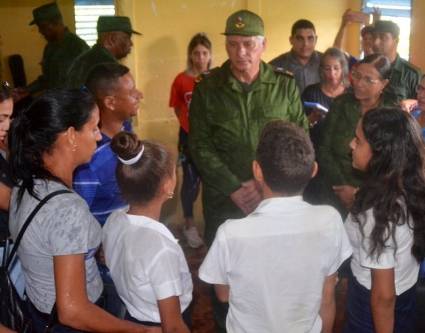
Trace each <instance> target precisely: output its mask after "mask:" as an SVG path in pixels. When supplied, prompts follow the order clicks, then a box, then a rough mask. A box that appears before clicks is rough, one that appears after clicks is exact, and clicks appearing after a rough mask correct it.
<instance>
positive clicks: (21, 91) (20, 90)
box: [12, 88, 30, 103]
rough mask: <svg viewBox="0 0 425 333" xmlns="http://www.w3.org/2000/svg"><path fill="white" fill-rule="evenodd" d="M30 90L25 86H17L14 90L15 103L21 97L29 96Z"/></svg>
mask: <svg viewBox="0 0 425 333" xmlns="http://www.w3.org/2000/svg"><path fill="white" fill-rule="evenodd" d="M29 94H30V93H29V92H28V90H26V89H25V88H15V89H13V90H12V98H13V101H14V102H15V103H17V102H19V101H20V100H21V99H23V98H25V97H27V96H29Z"/></svg>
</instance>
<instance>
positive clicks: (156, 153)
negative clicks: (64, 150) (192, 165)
mask: <svg viewBox="0 0 425 333" xmlns="http://www.w3.org/2000/svg"><path fill="white" fill-rule="evenodd" d="M111 148H112V150H113V151H114V152H115V153H116V154H117V156H118V159H119V161H120V162H119V163H118V166H117V171H116V174H117V181H118V185H119V187H120V190H121V193H122V196H123V197H124V199H125V200H126V201H127V202H128V203H129V205H130V207H129V209H128V211H127V212H124V211H117V212H115V213H113V214H111V216H110V217H109V218H108V220H107V222H106V224H105V226H104V227H103V248H104V252H105V259H106V264H107V266H108V267H109V269H110V271H111V274H112V279H113V280H114V283H115V286H116V288H117V291H118V294H119V295H120V297H121V299H122V300H123V302H124V303H125V305H126V306H127V314H126V318H127V319H128V320H132V321H134V322H137V323H144V324H145V325H150V326H161V327H162V330H163V332H171V331H172V332H179V333H180V332H185V333H186V332H189V327H190V324H191V323H190V316H191V313H190V303H191V301H192V279H191V274H190V272H189V268H188V265H187V262H186V259H185V257H184V254H183V251H182V249H181V247H180V246H179V244H178V243H177V240H176V239H175V238H174V237H173V235H172V234H171V232H170V231H169V230H168V229H167V228H166V227H165V226H164V225H163V224H162V223H160V222H159V221H158V220H159V217H160V212H161V207H162V204H163V203H164V202H165V201H167V200H168V199H170V198H172V196H173V194H174V188H175V185H176V172H175V160H174V158H173V157H172V155H171V154H170V153H169V152H168V151H167V150H166V149H165V148H164V147H163V146H161V145H159V144H155V143H152V142H149V141H140V140H138V138H137V136H136V135H135V134H133V133H128V132H121V133H119V134H117V135H116V136H115V137H114V138H113V140H112V143H111Z"/></svg>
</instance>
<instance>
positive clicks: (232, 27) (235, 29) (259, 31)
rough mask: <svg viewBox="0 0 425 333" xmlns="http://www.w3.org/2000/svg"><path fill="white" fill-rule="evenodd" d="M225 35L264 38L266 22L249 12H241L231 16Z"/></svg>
mask: <svg viewBox="0 0 425 333" xmlns="http://www.w3.org/2000/svg"><path fill="white" fill-rule="evenodd" d="M223 34H224V35H226V36H228V35H240V36H264V22H263V20H262V19H261V17H260V16H258V15H257V14H255V13H253V12H250V11H249V10H239V11H237V12H236V13H233V14H232V15H230V16H229V18H228V19H227V22H226V30H225V32H224V33H223Z"/></svg>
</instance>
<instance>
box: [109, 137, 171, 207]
mask: <svg viewBox="0 0 425 333" xmlns="http://www.w3.org/2000/svg"><path fill="white" fill-rule="evenodd" d="M111 148H112V150H113V152H114V153H116V154H117V155H118V157H119V158H121V159H124V160H129V159H132V158H134V157H136V156H137V155H138V154H139V153H140V152H141V150H142V149H143V154H142V156H141V157H140V159H139V160H138V161H137V162H135V163H134V164H131V165H126V164H123V163H121V162H119V163H118V165H117V169H116V176H117V183H118V186H119V188H120V190H121V194H122V196H123V198H124V199H125V200H126V201H127V202H128V203H129V204H146V203H148V202H149V201H151V200H152V199H153V198H155V196H156V195H157V194H158V190H159V189H160V186H161V184H162V182H163V181H164V179H166V178H167V177H171V176H172V173H173V170H174V162H175V161H174V158H173V156H172V154H171V153H170V152H169V151H168V150H167V149H165V147H164V146H163V145H160V144H158V143H154V142H151V141H145V140H143V141H141V140H139V139H138V138H137V136H136V134H134V133H130V132H120V133H118V134H117V135H115V136H114V138H113V139H112V142H111Z"/></svg>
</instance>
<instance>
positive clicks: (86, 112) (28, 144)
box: [8, 89, 95, 202]
mask: <svg viewBox="0 0 425 333" xmlns="http://www.w3.org/2000/svg"><path fill="white" fill-rule="evenodd" d="M94 107H95V102H94V99H93V97H92V95H91V94H90V93H89V92H87V91H82V90H59V89H57V90H51V91H49V92H46V93H45V94H43V95H41V96H40V97H38V98H37V99H36V100H35V101H34V102H33V103H32V104H31V105H30V106H29V107H28V108H27V109H26V110H24V111H23V112H21V113H20V114H18V115H17V117H16V118H15V119H14V120H13V122H12V125H11V128H10V130H9V140H8V142H9V151H10V159H9V164H10V173H11V178H12V181H13V182H14V183H15V184H16V185H17V186H19V187H20V188H19V192H18V202H20V200H21V199H22V196H23V194H24V192H25V191H28V193H29V194H30V195H32V196H34V197H36V198H37V194H36V193H35V192H34V180H35V179H56V180H59V179H57V177H55V176H54V175H52V174H51V173H50V172H49V171H48V170H46V169H45V167H44V163H43V154H44V153H47V152H49V151H50V150H51V149H52V147H53V145H54V143H55V142H56V140H57V137H58V135H59V134H60V133H62V132H64V131H66V130H67V129H68V128H69V127H74V128H75V129H76V130H77V131H78V130H80V129H81V128H82V127H83V125H84V124H86V123H87V121H88V120H89V119H90V116H91V113H92V111H93V109H94ZM59 181H60V180H59Z"/></svg>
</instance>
